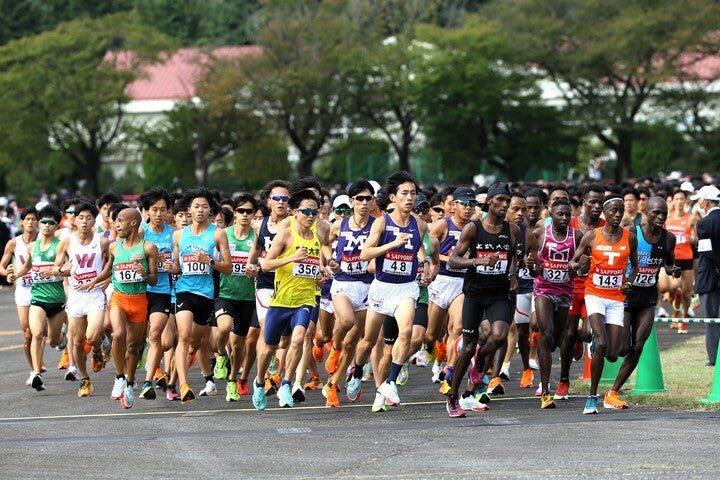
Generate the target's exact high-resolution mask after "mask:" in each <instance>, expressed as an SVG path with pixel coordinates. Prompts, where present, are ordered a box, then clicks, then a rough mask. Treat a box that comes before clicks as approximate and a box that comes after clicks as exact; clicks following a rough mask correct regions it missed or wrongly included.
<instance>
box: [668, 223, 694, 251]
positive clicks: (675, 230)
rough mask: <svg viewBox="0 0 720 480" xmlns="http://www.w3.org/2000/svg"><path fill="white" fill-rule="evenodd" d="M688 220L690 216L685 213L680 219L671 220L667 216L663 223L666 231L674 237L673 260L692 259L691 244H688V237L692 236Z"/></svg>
mask: <svg viewBox="0 0 720 480" xmlns="http://www.w3.org/2000/svg"><path fill="white" fill-rule="evenodd" d="M690 219H691V216H690V214H689V213H686V214H684V215H683V216H682V217H680V218H676V217H672V218H671V217H670V216H669V215H668V218H667V220H666V221H665V228H666V229H667V231H668V232H670V233H672V234H673V235H675V260H692V259H693V250H692V244H691V243H690V236H691V235H692V230H691V229H690Z"/></svg>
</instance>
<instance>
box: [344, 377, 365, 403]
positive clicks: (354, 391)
mask: <svg viewBox="0 0 720 480" xmlns="http://www.w3.org/2000/svg"><path fill="white" fill-rule="evenodd" d="M346 388H347V398H348V400H350V403H355V402H357V401H358V400H360V397H361V396H362V381H360V379H359V378H355V377H352V378H351V379H350V381H349V382H348V383H347V385H346Z"/></svg>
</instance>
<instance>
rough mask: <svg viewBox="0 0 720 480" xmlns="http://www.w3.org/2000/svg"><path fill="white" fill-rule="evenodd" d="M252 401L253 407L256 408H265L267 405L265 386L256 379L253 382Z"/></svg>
mask: <svg viewBox="0 0 720 480" xmlns="http://www.w3.org/2000/svg"><path fill="white" fill-rule="evenodd" d="M252 402H253V407H255V408H256V409H258V410H265V407H267V395H265V388H264V386H263V385H262V384H259V383H258V382H257V381H255V382H253V395H252Z"/></svg>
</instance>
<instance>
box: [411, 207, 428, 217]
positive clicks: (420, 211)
mask: <svg viewBox="0 0 720 480" xmlns="http://www.w3.org/2000/svg"><path fill="white" fill-rule="evenodd" d="M429 211H430V207H417V208H413V212H415V213H418V214H420V215H425V214H426V213H428V212H429Z"/></svg>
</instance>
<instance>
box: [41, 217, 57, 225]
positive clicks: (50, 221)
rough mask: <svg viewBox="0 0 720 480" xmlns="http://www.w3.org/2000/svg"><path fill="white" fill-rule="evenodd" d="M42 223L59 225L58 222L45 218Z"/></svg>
mask: <svg viewBox="0 0 720 480" xmlns="http://www.w3.org/2000/svg"><path fill="white" fill-rule="evenodd" d="M40 223H42V224H43V225H57V224H58V222H56V221H55V220H53V219H52V218H43V219H42V220H40Z"/></svg>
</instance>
